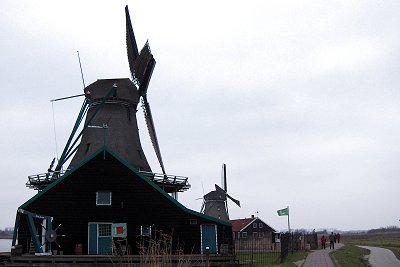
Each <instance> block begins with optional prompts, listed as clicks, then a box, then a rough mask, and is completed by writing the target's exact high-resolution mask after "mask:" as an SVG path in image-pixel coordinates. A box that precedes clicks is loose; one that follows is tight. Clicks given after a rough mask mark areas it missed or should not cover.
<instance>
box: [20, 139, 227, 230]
mask: <svg viewBox="0 0 400 267" xmlns="http://www.w3.org/2000/svg"><path fill="white" fill-rule="evenodd" d="M104 151H107V152H108V153H109V154H110V155H111V156H113V157H114V158H115V159H117V160H118V161H119V162H121V163H122V164H123V165H125V167H127V168H128V169H130V170H131V171H132V172H133V173H135V174H136V175H137V176H139V177H140V178H141V179H142V180H143V181H145V182H146V183H147V184H149V185H150V186H152V187H153V188H154V189H156V190H157V191H158V192H159V193H161V194H162V195H163V196H164V197H166V198H167V199H168V200H169V201H171V202H172V203H174V204H175V205H176V206H177V207H179V208H180V209H181V210H183V211H185V212H187V213H190V214H192V215H194V216H197V217H202V218H204V219H207V220H211V221H213V222H216V223H219V224H223V225H226V226H232V224H231V223H229V222H225V221H223V220H220V219H217V218H214V217H211V216H209V215H206V214H203V213H200V212H197V211H194V210H191V209H188V208H186V207H185V206H183V205H182V204H181V203H180V202H178V201H177V200H176V199H174V198H173V197H171V196H170V195H169V194H168V193H167V192H165V191H164V190H162V189H161V188H160V187H159V186H158V185H156V184H155V183H153V182H152V181H150V180H149V179H148V178H147V177H145V176H144V175H143V174H141V173H140V172H139V171H138V170H137V169H136V168H135V167H133V166H132V165H131V164H130V163H129V162H127V161H126V160H125V159H123V158H121V157H119V156H118V155H117V154H115V153H114V152H113V151H112V150H111V149H109V148H108V147H107V146H103V147H101V148H100V149H98V150H97V151H95V152H94V153H93V154H92V155H90V156H88V157H86V158H84V159H83V160H82V161H81V162H79V163H78V164H77V165H76V166H75V167H74V168H73V169H72V170H70V171H69V172H67V173H66V174H64V175H63V176H61V177H60V178H58V179H57V180H55V181H54V182H53V183H51V184H50V185H48V186H47V187H46V188H45V189H43V190H42V191H40V192H39V193H37V194H36V195H35V196H33V197H32V198H31V199H29V200H28V201H26V202H25V203H24V204H22V205H21V206H20V207H19V208H20V209H24V208H25V207H26V206H28V205H29V204H31V203H32V202H34V201H35V200H36V199H38V198H39V197H41V196H42V195H43V194H45V193H46V192H47V191H49V190H50V189H51V188H53V187H54V186H56V185H57V184H58V183H60V182H61V181H63V180H64V179H66V178H68V176H70V175H71V174H72V173H74V172H76V171H77V170H78V169H79V168H80V167H81V166H83V165H84V164H86V163H87V162H89V161H90V160H92V159H93V158H94V157H96V156H97V155H98V154H99V153H102V152H104Z"/></svg>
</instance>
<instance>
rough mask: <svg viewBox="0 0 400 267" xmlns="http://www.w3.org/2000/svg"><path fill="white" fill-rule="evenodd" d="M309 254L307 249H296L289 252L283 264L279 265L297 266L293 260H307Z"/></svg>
mask: <svg viewBox="0 0 400 267" xmlns="http://www.w3.org/2000/svg"><path fill="white" fill-rule="evenodd" d="M307 255H308V252H305V251H296V252H293V253H291V252H289V254H288V256H287V257H286V259H285V260H284V262H283V263H282V264H280V265H279V266H284V267H292V266H296V265H295V264H294V263H293V262H296V261H299V260H305V259H306V257H307Z"/></svg>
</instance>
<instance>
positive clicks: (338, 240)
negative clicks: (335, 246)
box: [336, 233, 340, 243]
mask: <svg viewBox="0 0 400 267" xmlns="http://www.w3.org/2000/svg"><path fill="white" fill-rule="evenodd" d="M336 240H337V242H338V243H340V234H339V233H337V234H336Z"/></svg>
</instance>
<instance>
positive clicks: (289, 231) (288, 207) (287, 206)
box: [287, 206, 290, 234]
mask: <svg viewBox="0 0 400 267" xmlns="http://www.w3.org/2000/svg"><path fill="white" fill-rule="evenodd" d="M287 209H288V229H289V234H290V223H289V214H290V212H289V206H287Z"/></svg>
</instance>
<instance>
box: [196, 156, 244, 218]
mask: <svg viewBox="0 0 400 267" xmlns="http://www.w3.org/2000/svg"><path fill="white" fill-rule="evenodd" d="M221 184H222V188H221V187H219V186H218V185H215V190H214V191H211V192H209V193H208V194H206V195H204V197H203V205H202V207H201V212H202V213H204V214H207V215H209V216H212V217H215V218H218V219H221V220H224V221H229V212H228V198H229V199H230V200H232V201H233V203H235V204H236V205H238V206H239V207H240V201H239V200H237V199H234V198H233V197H231V196H230V195H229V194H228V186H227V181H226V165H225V164H222V173H221Z"/></svg>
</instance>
